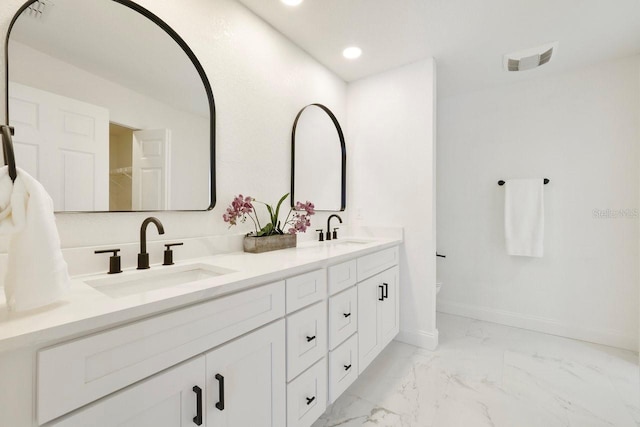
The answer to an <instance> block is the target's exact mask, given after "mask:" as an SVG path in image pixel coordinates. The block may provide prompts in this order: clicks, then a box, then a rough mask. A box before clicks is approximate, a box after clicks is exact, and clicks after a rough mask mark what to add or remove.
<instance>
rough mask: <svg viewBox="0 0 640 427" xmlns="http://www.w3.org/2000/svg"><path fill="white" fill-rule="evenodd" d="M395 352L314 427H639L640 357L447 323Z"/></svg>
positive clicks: (448, 319) (462, 321)
mask: <svg viewBox="0 0 640 427" xmlns="http://www.w3.org/2000/svg"><path fill="white" fill-rule="evenodd" d="M437 322H438V323H437V325H438V330H439V333H440V345H439V347H438V349H437V350H436V351H433V352H431V351H427V350H423V349H419V348H416V347H413V346H410V345H407V344H402V343H399V342H395V341H394V342H392V343H391V344H390V345H389V346H388V347H387V348H386V349H385V350H384V351H383V353H382V354H380V356H379V357H378V358H377V359H376V360H374V361H373V362H372V364H371V365H370V366H369V367H368V368H367V370H366V371H365V372H363V374H362V375H361V376H360V377H359V378H358V380H357V381H356V382H355V383H354V384H353V385H352V386H351V387H350V388H349V389H347V391H346V392H345V393H344V394H343V395H342V396H341V397H340V398H339V399H338V400H337V401H336V402H335V403H334V404H333V405H332V406H330V407H329V408H328V409H327V411H326V412H325V414H324V415H323V416H322V417H321V418H320V419H319V420H318V421H316V423H315V424H313V426H312V427H333V426H341V427H351V426H376V427H381V426H389V427H392V426H393V427H396V426H397V427H484V426H495V427H556V426H558V427H559V426H571V427H574V426H575V427H596V426H598V427H600V426H615V427H627V426H631V427H638V426H640V376H639V369H638V355H637V353H634V352H631V351H626V350H621V349H616V348H612V347H606V346H601V345H596V344H591V343H586V342H583V341H576V340H571V339H567V338H561V337H556V336H552V335H546V334H542V333H537V332H532V331H527V330H523V329H517V328H511V327H508V326H504V325H499V324H495V323H489V322H483V321H478V320H473V319H468V318H464V317H458V316H452V315H447V314H441V313H438V317H437Z"/></svg>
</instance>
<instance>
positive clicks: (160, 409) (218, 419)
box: [51, 320, 286, 427]
mask: <svg viewBox="0 0 640 427" xmlns="http://www.w3.org/2000/svg"><path fill="white" fill-rule="evenodd" d="M284 333H285V328H284V320H279V321H278V322H275V323H272V324H271V325H268V326H265V327H263V328H261V329H258V330H257V331H254V332H252V333H250V334H247V335H245V336H243V337H240V338H238V339H236V340H234V341H231V342H229V343H227V344H225V345H222V346H220V347H218V348H216V349H214V350H211V351H210V352H208V353H206V354H205V355H201V356H198V357H196V358H194V359H191V360H189V361H187V362H184V363H182V364H180V365H178V366H176V367H173V368H171V369H168V370H167V371H164V372H161V373H159V374H156V375H154V376H152V377H151V378H148V379H146V380H144V381H142V382H140V383H137V384H135V385H133V386H130V387H128V388H126V389H124V390H122V391H120V392H118V393H114V394H113V395H111V396H108V397H106V398H104V399H101V400H99V401H98V402H96V403H94V404H92V405H89V406H88V407H86V408H83V409H80V410H78V411H76V412H74V413H72V414H71V415H69V416H67V417H63V418H62V419H59V420H57V421H54V422H53V423H52V424H51V426H56V427H89V426H95V427H125V426H126V427H165V426H166V427H186V426H213V427H236V426H251V427H282V426H284V425H285V419H286V412H285V404H286V403H285V399H286V394H285V376H284V375H285V369H284V368H285V354H284V345H285V336H284ZM248 408H250V410H247V409H248Z"/></svg>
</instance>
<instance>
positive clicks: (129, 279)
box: [85, 264, 234, 298]
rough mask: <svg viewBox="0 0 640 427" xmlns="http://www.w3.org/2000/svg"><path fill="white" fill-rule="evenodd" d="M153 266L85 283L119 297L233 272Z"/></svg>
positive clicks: (196, 266) (209, 267)
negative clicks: (149, 268)
mask: <svg viewBox="0 0 640 427" xmlns="http://www.w3.org/2000/svg"><path fill="white" fill-rule="evenodd" d="M153 268H154V269H155V270H154V269H151V270H141V271H132V272H128V273H124V275H123V276H110V277H105V278H100V279H93V280H86V281H85V283H86V284H87V285H89V286H91V287H92V288H94V289H95V290H97V291H99V292H102V293H103V294H105V295H107V296H110V297H112V298H122V297H127V296H130V295H135V294H141V293H144V292H149V291H155V290H158V289H164V288H170V287H173V286H180V285H184V284H186V283H191V282H196V281H198V280H203V279H209V278H211V277H217V276H222V275H224V274H228V273H234V271H233V270H228V269H226V268H221V267H216V266H212V265H208V264H191V265H181V266H175V267H162V266H154V267H153ZM163 268H164V269H165V270H164V271H163V270H162V269H163Z"/></svg>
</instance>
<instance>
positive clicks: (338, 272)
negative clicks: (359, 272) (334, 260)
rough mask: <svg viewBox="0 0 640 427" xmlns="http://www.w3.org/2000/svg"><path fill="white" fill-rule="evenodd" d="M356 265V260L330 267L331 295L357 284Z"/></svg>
mask: <svg viewBox="0 0 640 427" xmlns="http://www.w3.org/2000/svg"><path fill="white" fill-rule="evenodd" d="M356 265H357V264H356V260H353V261H347V262H343V263H342V264H338V265H332V266H331V267H329V269H328V270H329V277H328V282H329V295H335V294H337V293H338V292H340V291H343V290H345V289H347V288H348V287H350V286H353V285H355V284H356V282H357V278H356Z"/></svg>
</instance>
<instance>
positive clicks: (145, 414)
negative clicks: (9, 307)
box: [0, 246, 399, 427]
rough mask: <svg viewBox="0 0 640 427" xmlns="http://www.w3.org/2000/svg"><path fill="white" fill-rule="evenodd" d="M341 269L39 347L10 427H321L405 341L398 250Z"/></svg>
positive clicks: (2, 417)
mask: <svg viewBox="0 0 640 427" xmlns="http://www.w3.org/2000/svg"><path fill="white" fill-rule="evenodd" d="M331 260H332V257H328V258H327V260H326V261H323V262H316V263H314V264H313V266H312V267H311V266H310V268H308V269H304V268H302V269H300V270H298V271H301V273H300V274H297V275H289V276H288V277H283V276H285V273H282V274H281V275H280V278H281V279H282V280H280V281H277V282H273V283H266V284H262V285H260V284H256V285H254V286H251V287H248V288H245V289H242V290H238V291H237V292H231V293H228V294H225V295H223V296H220V297H216V298H212V299H208V300H206V301H203V302H198V303H195V304H190V305H186V306H180V307H177V308H175V309H173V310H171V309H170V310H165V311H163V312H159V313H156V314H153V315H150V316H146V317H142V318H140V319H138V320H135V321H131V322H129V323H121V324H118V325H114V326H113V327H111V328H106V329H102V330H98V331H95V332H89V331H91V329H90V328H89V326H88V327H87V331H88V332H87V333H86V334H84V335H82V334H80V335H75V336H70V337H69V338H70V339H67V340H65V341H62V340H59V339H58V340H57V341H56V342H51V343H49V344H48V345H46V346H42V345H34V346H33V347H32V348H30V349H29V350H25V351H24V352H23V353H22V354H26V355H29V356H31V360H33V365H31V366H29V364H28V363H23V364H22V365H17V366H18V367H20V366H22V367H23V368H22V370H20V369H18V370H17V371H16V374H15V375H14V376H13V377H12V376H11V375H9V377H10V378H9V380H10V382H9V383H8V384H9V385H10V386H11V387H12V389H18V388H19V387H16V386H17V385H20V384H22V383H20V382H19V380H18V377H19V376H20V374H22V375H23V377H24V376H25V375H28V374H29V373H30V374H31V375H32V376H33V378H34V380H33V387H32V388H29V389H28V391H32V394H31V397H29V396H28V395H26V396H25V394H24V393H23V395H22V396H23V397H22V400H21V401H19V402H18V403H19V404H20V405H21V406H16V405H12V403H9V404H8V406H4V407H8V408H9V409H10V410H12V409H13V408H15V407H18V408H27V407H28V406H29V405H31V408H32V411H31V413H28V412H29V411H28V410H24V409H19V410H18V409H16V410H12V411H11V412H8V411H3V410H0V426H2V427H4V426H5V425H6V426H7V427H9V426H11V427H23V426H24V427H34V426H46V427H51V426H57V427H58V426H62V427H94V426H95V427H122V426H127V427H134V426H135V427H182V426H205V427H206V426H211V427H310V426H311V425H312V424H313V423H314V422H315V421H316V420H317V419H318V418H319V417H320V415H322V413H323V412H324V411H325V410H326V407H327V405H328V404H329V403H333V402H334V401H335V400H336V399H337V398H338V397H339V396H340V395H341V394H342V393H344V391H345V390H346V389H347V388H348V387H349V386H350V385H351V384H353V382H354V381H355V380H356V379H357V377H358V375H359V374H360V373H361V372H362V371H363V370H364V369H365V368H366V367H367V366H368V365H369V363H370V362H371V361H372V360H373V359H374V358H375V357H376V356H377V355H378V354H379V353H380V351H382V349H383V348H384V347H385V346H386V345H387V344H388V343H389V342H390V341H391V340H392V339H393V338H394V337H395V335H396V334H397V333H398V291H399V289H398V288H399V283H398V248H397V247H395V246H394V247H391V248H387V249H382V250H377V251H376V250H373V251H371V250H369V251H368V253H367V254H366V255H364V256H359V257H358V256H357V254H354V256H352V257H348V256H341V257H340V260H339V262H335V263H333V264H332V263H331ZM271 277H272V278H273V276H271ZM276 277H277V276H276ZM24 359H25V357H22V360H24ZM26 359H29V357H27V358H26ZM0 360H11V358H8V359H7V358H5V359H0ZM16 360H17V359H16ZM4 372H5V373H6V372H9V371H8V369H7V368H6V366H5V367H4ZM12 375H13V374H12ZM5 376H6V375H5ZM29 387H31V386H29ZM5 403H7V402H5V401H2V402H0V408H3V405H5ZM7 414H8V415H7ZM15 420H19V421H15Z"/></svg>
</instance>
